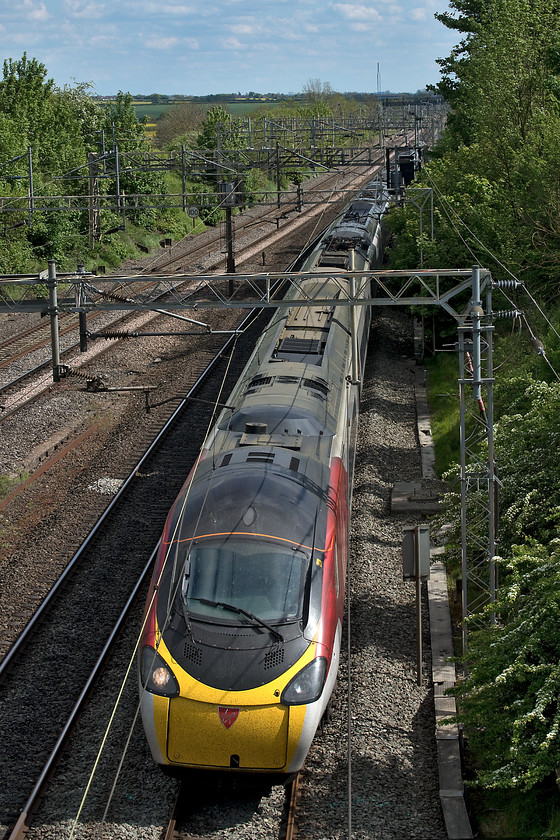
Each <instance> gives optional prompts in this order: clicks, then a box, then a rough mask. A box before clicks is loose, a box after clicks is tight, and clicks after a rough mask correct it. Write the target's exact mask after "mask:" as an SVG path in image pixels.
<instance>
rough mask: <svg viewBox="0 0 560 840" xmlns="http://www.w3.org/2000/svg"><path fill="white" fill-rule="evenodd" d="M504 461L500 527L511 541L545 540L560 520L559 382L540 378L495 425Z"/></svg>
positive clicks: (497, 446)
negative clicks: (559, 465)
mask: <svg viewBox="0 0 560 840" xmlns="http://www.w3.org/2000/svg"><path fill="white" fill-rule="evenodd" d="M494 441H495V449H496V458H497V461H498V463H499V465H500V479H501V481H502V485H503V487H502V491H501V502H500V504H501V508H502V515H501V530H502V538H503V540H504V541H505V543H506V545H511V544H512V543H513V542H523V541H526V540H528V539H536V540H539V541H540V542H544V543H546V542H547V541H548V540H550V539H551V538H552V537H553V536H554V534H555V533H556V530H557V525H558V523H559V522H560V517H559V514H560V473H559V471H558V464H557V462H556V458H555V457H552V458H551V454H552V453H557V452H558V451H560V384H558V383H553V384H550V385H549V384H547V383H545V382H535V383H533V384H531V385H529V387H527V388H526V389H525V391H524V392H523V394H521V395H519V396H518V397H517V399H516V400H515V402H513V404H512V408H511V413H510V414H508V415H503V416H502V417H501V418H500V420H499V422H498V423H497V424H496V428H495V435H494Z"/></svg>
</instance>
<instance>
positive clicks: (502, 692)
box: [456, 539, 560, 790]
mask: <svg viewBox="0 0 560 840" xmlns="http://www.w3.org/2000/svg"><path fill="white" fill-rule="evenodd" d="M498 566H499V568H501V571H502V574H504V575H505V576H506V577H507V581H508V582H507V585H506V586H504V587H502V589H501V590H500V591H499V592H498V597H497V600H496V602H495V604H494V605H493V609H494V611H495V612H496V613H497V614H498V615H499V616H500V620H499V623H497V624H494V625H490V626H488V627H487V628H486V629H484V630H478V631H476V630H473V631H471V633H470V634H469V651H468V657H467V659H468V666H469V673H468V676H467V678H466V679H465V681H464V682H463V683H461V684H460V685H459V686H458V688H457V689H456V694H457V695H458V697H459V709H460V712H459V715H458V718H459V720H460V721H461V722H462V723H463V724H465V726H466V727H467V731H468V736H469V746H470V749H471V750H472V751H473V753H474V754H475V755H476V759H477V765H478V768H479V769H478V782H479V784H483V785H485V786H487V787H491V788H519V789H522V790H527V789H529V788H531V787H533V786H534V785H535V784H536V783H537V782H540V781H542V780H543V779H545V778H546V777H547V776H548V775H549V774H551V773H552V772H553V771H554V770H555V769H556V768H557V767H558V766H560V701H559V698H560V664H559V663H560V586H559V585H558V581H559V580H560V540H559V539H555V540H553V541H552V542H551V544H550V546H549V547H545V546H543V545H541V544H539V543H536V542H535V543H530V544H529V545H528V546H526V547H523V548H522V547H516V548H514V550H513V553H512V557H511V558H510V559H509V560H503V559H501V558H500V559H498ZM488 611H489V609H488V610H487V612H488Z"/></svg>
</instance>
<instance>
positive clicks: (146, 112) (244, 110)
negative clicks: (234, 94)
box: [133, 102, 281, 122]
mask: <svg viewBox="0 0 560 840" xmlns="http://www.w3.org/2000/svg"><path fill="white" fill-rule="evenodd" d="M179 104H180V103H177V104H172V105H152V103H151V102H141V103H139V104H138V105H136V104H133V108H134V113H135V114H136V118H137V119H138V120H141V119H142V118H143V117H145V116H147V117H148V122H155V121H156V120H157V119H159V117H161V115H162V114H165V113H167V112H168V111H172V110H173V109H174V108H177V106H178V105H179ZM201 104H202V106H203V107H206V108H212V107H213V104H218V103H210V102H207V103H201ZM221 104H223V105H224V107H225V109H226V110H227V111H229V112H230V114H233V116H235V117H240V116H243V115H244V114H247V115H248V116H250V115H251V114H252V113H253V112H254V111H256V110H257V109H258V108H262V107H263V105H266V107H267V108H275V107H276V106H278V105H280V104H281V103H280V102H225V103H221Z"/></svg>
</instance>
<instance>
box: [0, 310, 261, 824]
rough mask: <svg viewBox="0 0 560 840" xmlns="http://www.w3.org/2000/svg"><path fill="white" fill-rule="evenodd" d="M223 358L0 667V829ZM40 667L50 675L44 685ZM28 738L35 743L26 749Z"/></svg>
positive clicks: (46, 747)
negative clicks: (1, 755) (0, 736)
mask: <svg viewBox="0 0 560 840" xmlns="http://www.w3.org/2000/svg"><path fill="white" fill-rule="evenodd" d="M259 329H260V328H259V327H258V326H257V323H256V322H254V323H253V324H252V326H251V328H250V330H249V333H248V334H247V335H245V336H244V338H243V341H244V342H245V345H246V347H247V350H246V352H248V350H249V347H250V344H251V341H252V340H254V337H256V335H257V334H258V330H259ZM230 342H231V339H230ZM207 354H208V351H207ZM224 354H225V350H224V348H220V350H219V351H218V352H217V353H214V354H213V357H212V359H211V361H210V362H209V363H208V364H207V365H206V368H205V370H204V371H203V372H201V373H200V375H199V376H198V377H197V379H196V382H194V383H193V384H192V387H191V388H190V389H189V392H188V395H187V397H186V399H184V400H182V401H181V402H180V405H179V406H178V407H177V408H176V409H175V411H174V412H173V413H172V415H171V417H170V418H169V419H168V420H167V422H166V423H165V425H164V427H163V428H162V430H161V432H160V433H159V435H158V436H157V438H156V440H155V441H154V442H153V443H152V444H151V446H150V447H149V448H148V450H147V452H146V454H145V455H144V457H143V458H142V459H141V460H140V461H139V462H138V463H137V464H135V465H134V467H133V469H132V470H131V471H130V473H129V475H128V477H127V478H126V479H125V480H123V481H122V484H121V487H120V490H119V491H118V493H117V494H116V495H115V497H114V498H113V500H112V502H111V504H110V505H109V506H108V507H107V509H106V510H105V511H104V513H103V515H102V517H101V519H100V520H99V521H98V522H97V523H96V525H95V527H94V528H93V529H92V531H91V532H90V534H89V535H88V537H87V539H86V540H85V541H84V542H83V544H82V545H81V546H80V548H79V550H78V551H77V552H76V554H75V555H74V557H73V558H72V560H71V561H70V563H69V564H68V566H67V567H66V569H65V572H64V574H63V575H62V576H61V578H60V579H59V581H58V582H57V584H56V586H55V587H54V588H53V589H52V590H51V593H50V595H49V597H48V599H47V600H45V601H44V602H43V604H42V606H41V608H40V609H39V610H38V611H37V612H36V613H35V615H34V618H33V620H32V621H31V622H30V623H29V624H28V625H27V627H26V630H25V631H24V633H23V634H22V635H21V636H20V637H19V639H18V641H17V642H16V644H15V645H13V646H12V647H11V648H10V651H9V653H8V654H7V655H6V656H5V658H4V659H3V661H2V664H1V666H0V683H1V691H0V717H1V719H2V721H3V727H5V729H4V731H3V750H4V756H5V759H4V761H3V762H2V763H1V764H0V825H2V824H8V825H10V823H11V822H13V820H14V817H17V813H16V812H19V810H20V809H21V808H23V807H24V802H23V801H22V796H23V795H24V794H25V791H26V788H28V790H31V789H32V788H33V786H34V785H35V780H36V779H37V778H38V777H39V776H40V769H39V764H40V762H41V761H44V760H46V756H47V754H48V752H49V751H50V749H51V748H52V747H53V745H54V744H56V741H57V739H58V734H59V731H60V732H61V731H62V730H63V728H64V726H65V723H66V720H67V718H68V716H69V715H70V713H71V711H72V709H73V707H74V704H75V703H76V701H77V698H78V697H79V695H80V693H81V692H82V689H83V685H85V684H86V683H87V682H88V681H90V680H91V677H90V669H91V667H92V663H95V662H96V661H97V658H98V656H99V655H100V652H101V650H102V648H103V647H104V645H105V640H106V639H108V638H110V637H111V636H112V634H113V624H114V622H115V621H116V620H117V619H116V618H115V615H116V616H117V617H118V616H120V613H121V611H122V604H123V603H125V602H127V601H128V600H129V598H130V593H131V591H133V590H135V589H136V588H137V587H138V586H139V585H140V584H139V582H138V571H139V568H140V569H141V570H142V575H143V574H144V564H145V560H146V558H147V557H149V556H150V554H151V552H152V550H153V548H154V546H155V544H156V543H157V540H158V539H159V535H160V533H161V531H162V528H163V524H164V521H165V516H166V514H167V511H168V509H169V507H170V505H171V503H172V501H173V499H174V498H175V496H176V495H177V493H178V491H179V489H180V487H181V485H182V483H183V481H184V479H185V476H186V475H187V474H188V472H189V470H190V468H191V467H192V465H193V464H194V461H195V460H196V457H197V455H198V452H199V450H200V447H201V444H202V440H203V434H204V432H203V430H204V429H205V428H206V427H207V425H208V417H209V414H210V412H211V406H212V404H213V403H214V402H215V400H216V399H217V395H218V390H219V387H220V383H221V378H222V377H223V376H226V370H227V369H228V363H227V358H226V357H225V355H224ZM241 356H242V354H241V353H239V354H238V356H237V358H236V359H235V362H234V364H233V365H231V367H229V371H228V373H227V376H226V391H228V389H229V388H230V387H231V385H232V384H233V382H234V381H235V379H236V378H237V376H238V375H239V372H240V370H241V364H242V358H241ZM138 511H141V514H140V515H138ZM60 639H64V645H63V648H64V650H63V651H62V650H61V648H60V641H59V640H60ZM49 665H51V666H52V667H55V668H56V671H57V677H58V678H57V679H56V680H54V681H53V674H52V673H50V672H49ZM67 668H70V669H71V671H72V673H71V674H70V671H66V670H65V669H67ZM61 669H62V671H64V673H60V671H61ZM59 680H60V681H59ZM61 688H63V691H62V692H61ZM61 695H63V696H61ZM30 730H31V731H33V732H35V733H38V735H39V740H40V744H39V743H36V744H35V745H34V748H33V749H31V750H30V749H29V741H28V738H29V731H30ZM47 733H50V736H49V735H47ZM24 744H25V746H24Z"/></svg>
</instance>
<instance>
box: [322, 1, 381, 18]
mask: <svg viewBox="0 0 560 840" xmlns="http://www.w3.org/2000/svg"><path fill="white" fill-rule="evenodd" d="M332 8H333V9H336V10H337V11H338V12H340V14H341V15H343V16H344V17H345V18H348V20H381V15H380V14H379V12H378V11H377V9H374V8H373V7H372V6H364V5H363V4H362V3H333V4H332Z"/></svg>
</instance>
